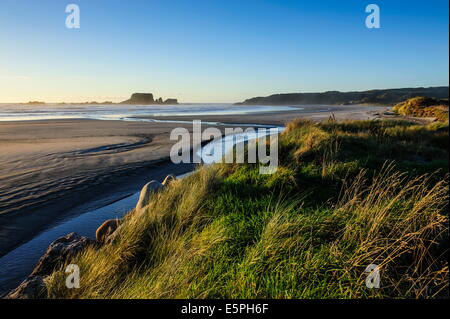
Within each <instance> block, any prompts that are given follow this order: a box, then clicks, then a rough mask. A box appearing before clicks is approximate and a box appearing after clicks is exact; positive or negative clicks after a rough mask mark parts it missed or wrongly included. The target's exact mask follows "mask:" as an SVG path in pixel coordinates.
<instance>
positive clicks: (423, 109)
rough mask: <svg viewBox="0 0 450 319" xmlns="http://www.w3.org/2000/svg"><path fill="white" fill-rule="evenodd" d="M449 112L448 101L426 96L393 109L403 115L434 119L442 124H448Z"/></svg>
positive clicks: (409, 100)
mask: <svg viewBox="0 0 450 319" xmlns="http://www.w3.org/2000/svg"><path fill="white" fill-rule="evenodd" d="M448 110H449V109H448V100H442V101H438V100H436V99H433V98H428V97H424V96H418V97H415V98H411V99H408V100H406V101H404V102H402V103H399V104H397V105H395V106H394V107H393V111H394V112H396V113H398V114H401V115H409V116H415V117H434V118H436V119H437V120H439V121H442V122H448V120H449V117H448V116H449V114H448Z"/></svg>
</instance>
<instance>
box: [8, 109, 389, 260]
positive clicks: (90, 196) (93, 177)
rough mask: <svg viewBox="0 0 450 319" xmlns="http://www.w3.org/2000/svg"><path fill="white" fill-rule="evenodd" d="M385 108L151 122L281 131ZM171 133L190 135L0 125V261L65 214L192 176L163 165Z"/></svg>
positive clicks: (147, 128) (153, 128) (67, 123)
mask: <svg viewBox="0 0 450 319" xmlns="http://www.w3.org/2000/svg"><path fill="white" fill-rule="evenodd" d="M317 109H319V110H321V112H317ZM384 110H386V107H367V106H359V107H355V106H319V107H318V106H316V107H311V108H310V107H305V110H298V111H289V112H282V113H267V114H257V115H254V114H253V115H250V114H247V115H222V116H195V117H164V118H162V117H158V118H157V119H159V120H162V119H166V120H183V121H192V120H193V119H199V120H203V121H211V122H222V123H251V124H271V125H284V124H285V123H286V122H288V121H289V120H291V119H293V118H297V117H302V118H307V119H311V120H313V121H320V120H325V119H328V118H329V117H330V116H335V117H336V118H337V119H338V120H342V119H369V118H374V117H376V116H377V115H374V113H377V112H382V111H384ZM175 127H186V128H187V129H189V130H192V124H188V123H187V124H184V123H183V124H180V123H161V122H158V123H148V122H124V121H99V120H75V119H74V120H45V121H28V122H0V256H2V255H4V254H5V253H7V252H8V251H10V250H11V249H13V248H14V247H16V246H18V245H19V244H21V243H23V242H24V241H26V240H28V239H31V238H32V237H33V236H35V235H36V234H37V233H39V232H40V231H42V230H44V229H45V228H46V227H49V226H51V225H52V223H54V222H55V220H57V219H60V218H66V217H67V216H66V215H67V214H66V212H67V211H68V210H70V209H71V208H74V207H77V206H79V205H82V204H85V203H88V202H94V201H95V203H96V205H106V204H108V203H110V202H112V201H115V200H118V199H120V198H123V197H124V196H126V195H129V194H132V193H134V192H136V191H138V190H139V189H140V188H141V187H142V186H143V185H144V184H145V183H147V182H148V181H150V180H152V179H157V180H162V179H163V178H164V177H165V176H166V175H168V174H171V173H172V174H182V173H185V172H187V171H190V170H192V169H193V165H191V164H179V165H175V164H173V163H172V162H171V161H170V160H169V159H168V156H169V152H170V148H171V146H172V145H173V144H174V143H175V142H176V141H170V139H169V136H170V132H171V130H172V129H173V128H175ZM203 127H204V128H206V127H207V126H206V125H205V126H203ZM222 128H224V127H222ZM95 208H98V207H92V209H95Z"/></svg>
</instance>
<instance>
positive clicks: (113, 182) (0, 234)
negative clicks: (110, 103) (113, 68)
mask: <svg viewBox="0 0 450 319" xmlns="http://www.w3.org/2000/svg"><path fill="white" fill-rule="evenodd" d="M180 126H183V125H180V124H165V123H158V124H153V123H142V122H122V121H96V120H64V121H62V120H53V121H29V122H2V123H0V256H1V255H4V254H5V253H6V252H8V251H9V250H11V249H12V248H14V247H15V246H17V245H18V244H20V243H22V242H24V241H25V240H27V239H29V238H31V237H32V236H33V235H35V234H36V233H37V232H39V231H40V230H42V229H43V228H45V227H46V226H48V224H49V223H51V222H52V221H53V220H54V219H56V218H60V217H63V216H64V213H65V211H68V210H69V209H70V208H73V207H75V206H78V205H81V204H83V203H86V202H88V201H91V200H96V201H97V202H98V205H101V204H102V203H103V205H105V204H107V203H109V202H111V201H114V200H117V199H119V198H122V197H124V196H127V195H130V194H132V193H134V192H136V191H137V190H138V189H139V187H142V186H143V185H144V184H145V183H147V182H148V181H150V180H151V179H159V180H162V179H163V178H164V177H165V176H166V175H167V174H170V173H174V174H181V173H185V172H187V171H189V170H191V169H192V165H188V164H185V165H175V164H173V163H171V162H170V161H169V160H168V156H169V151H170V148H171V146H172V145H173V143H175V141H170V139H169V136H170V131H171V130H172V129H173V128H175V127H180ZM186 127H187V128H189V125H186ZM64 217H66V216H64Z"/></svg>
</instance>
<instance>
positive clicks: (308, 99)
mask: <svg viewBox="0 0 450 319" xmlns="http://www.w3.org/2000/svg"><path fill="white" fill-rule="evenodd" d="M448 89H449V87H448V86H439V87H429V88H423V87H420V88H403V89H385V90H370V91H360V92H339V91H328V92H322V93H285V94H274V95H270V96H266V97H254V98H251V99H248V100H245V101H244V102H241V103H236V104H237V105H258V104H259V105H261V104H262V105H287V104H294V105H295V104H384V105H390V104H396V103H399V102H402V101H404V100H406V99H409V98H412V97H416V96H427V97H430V98H436V99H448V96H449V92H448Z"/></svg>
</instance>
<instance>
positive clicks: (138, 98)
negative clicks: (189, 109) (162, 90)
mask: <svg viewBox="0 0 450 319" xmlns="http://www.w3.org/2000/svg"><path fill="white" fill-rule="evenodd" d="M119 104H144V105H152V104H178V100H177V99H167V100H165V101H163V99H162V98H159V99H156V100H155V99H154V98H153V94H152V93H133V94H132V95H131V98H129V99H128V100H126V101H123V102H120V103H119Z"/></svg>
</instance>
